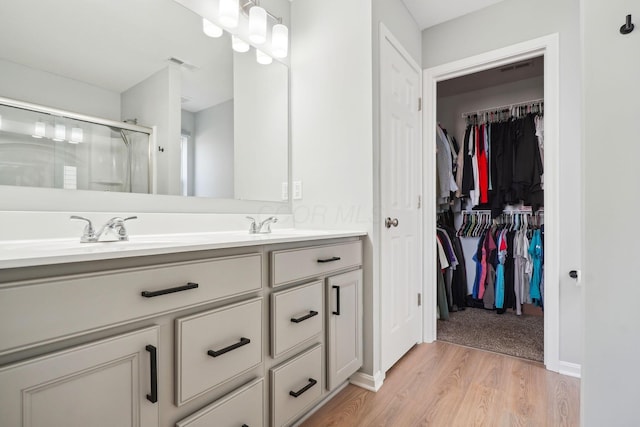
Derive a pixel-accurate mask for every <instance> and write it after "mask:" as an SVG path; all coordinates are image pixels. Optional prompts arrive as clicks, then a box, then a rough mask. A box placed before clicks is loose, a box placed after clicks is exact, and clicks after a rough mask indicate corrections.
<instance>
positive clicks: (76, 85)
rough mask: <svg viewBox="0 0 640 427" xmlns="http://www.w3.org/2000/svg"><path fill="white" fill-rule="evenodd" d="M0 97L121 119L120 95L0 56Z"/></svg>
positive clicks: (111, 118)
mask: <svg viewBox="0 0 640 427" xmlns="http://www.w3.org/2000/svg"><path fill="white" fill-rule="evenodd" d="M0 76H2V78H0V96H2V97H5V98H13V99H17V100H19V101H25V102H31V103H33V104H39V105H43V106H45V107H52V108H57V109H60V110H67V111H72V112H75V113H81V114H86V115H90V116H96V117H100V118H104V119H110V120H120V94H119V93H117V92H112V91H109V90H105V89H102V88H99V87H97V86H92V85H89V84H87V83H83V82H80V81H78V80H73V79H69V78H66V77H61V76H58V75H56V74H51V73H47V72H46V71H40V70H37V69H35V68H30V67H26V66H24V65H20V64H16V63H15V62H9V61H5V60H3V59H0Z"/></svg>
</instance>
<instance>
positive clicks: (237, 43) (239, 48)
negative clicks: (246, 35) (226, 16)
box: [231, 35, 250, 53]
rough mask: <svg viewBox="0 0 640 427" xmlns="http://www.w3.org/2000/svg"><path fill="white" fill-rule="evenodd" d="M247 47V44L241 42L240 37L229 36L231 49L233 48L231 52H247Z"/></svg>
mask: <svg viewBox="0 0 640 427" xmlns="http://www.w3.org/2000/svg"><path fill="white" fill-rule="evenodd" d="M249 47H250V46H249V43H247V42H246V41H244V40H242V39H241V38H240V37H238V36H236V35H232V36H231V48H233V50H235V51H236V52H240V53H243V52H247V51H248V50H249Z"/></svg>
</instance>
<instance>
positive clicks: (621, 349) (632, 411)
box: [563, 0, 640, 427]
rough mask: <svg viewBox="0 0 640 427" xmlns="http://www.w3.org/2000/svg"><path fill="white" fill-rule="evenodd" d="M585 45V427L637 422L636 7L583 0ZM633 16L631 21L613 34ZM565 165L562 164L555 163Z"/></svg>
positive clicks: (639, 89) (626, 1)
mask: <svg viewBox="0 0 640 427" xmlns="http://www.w3.org/2000/svg"><path fill="white" fill-rule="evenodd" d="M581 4H582V7H583V10H582V12H583V15H582V16H583V34H584V41H583V49H584V63H583V64H584V72H583V76H584V93H585V97H584V136H585V140H584V163H583V165H584V167H583V180H584V181H583V191H584V204H583V209H584V212H585V220H584V228H583V230H584V235H585V238H584V273H585V275H584V291H585V316H584V318H583V320H584V330H585V347H584V348H585V351H584V363H583V377H582V404H581V409H582V416H581V420H582V422H583V425H584V426H586V427H598V426H636V425H638V396H639V395H640V393H639V392H638V384H640V371H639V370H638V361H640V331H639V329H640V310H639V309H638V307H637V302H638V301H640V282H639V281H638V275H637V271H636V266H637V265H638V253H637V245H636V241H637V236H636V235H635V227H633V226H632V224H633V223H634V222H635V220H634V218H635V217H636V215H637V212H639V211H640V197H638V189H637V184H638V182H639V179H638V159H639V158H640V143H639V141H638V99H640V85H639V84H638V76H640V55H638V52H640V28H639V27H638V24H640V22H638V21H639V20H640V4H639V3H638V1H637V0H610V1H606V2H603V1H601V0H582V2H581ZM627 14H632V15H633V18H634V21H635V24H636V28H635V30H634V31H633V32H632V33H631V34H629V35H626V36H623V35H621V34H620V33H619V32H618V29H619V28H620V26H621V25H622V24H623V23H624V20H625V16H626V15H627ZM563 167H564V165H563Z"/></svg>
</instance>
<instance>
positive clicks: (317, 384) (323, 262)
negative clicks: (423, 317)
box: [269, 240, 363, 427]
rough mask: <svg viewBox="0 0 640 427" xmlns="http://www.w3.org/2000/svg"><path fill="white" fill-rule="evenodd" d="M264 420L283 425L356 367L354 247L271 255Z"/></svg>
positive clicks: (359, 305) (358, 276)
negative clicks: (268, 387) (267, 398)
mask: <svg viewBox="0 0 640 427" xmlns="http://www.w3.org/2000/svg"><path fill="white" fill-rule="evenodd" d="M270 259H271V287H272V288H273V291H272V293H271V340H272V341H271V355H272V357H273V361H272V365H273V366H272V368H271V369H270V371H269V378H270V381H271V421H272V426H274V427H276V426H277V427H281V426H289V425H292V423H295V422H296V421H297V420H299V419H300V418H301V417H303V416H304V414H305V413H306V412H307V411H308V410H309V409H310V408H312V407H313V406H314V405H316V404H318V402H319V401H320V400H321V399H322V398H323V397H326V395H327V394H328V393H330V392H332V391H334V390H335V389H336V388H337V387H339V386H340V385H341V384H343V383H344V382H345V381H347V380H348V379H349V377H350V376H351V375H353V374H354V373H355V372H356V371H358V369H360V367H361V366H362V362H363V355H362V351H363V341H362V340H363V338H362V327H363V299H362V298H363V297H362V293H363V282H362V269H361V267H362V242H361V241H360V240H355V241H348V242H337V243H333V244H329V245H316V246H311V247H299V248H292V249H284V250H276V251H272V252H271V256H270Z"/></svg>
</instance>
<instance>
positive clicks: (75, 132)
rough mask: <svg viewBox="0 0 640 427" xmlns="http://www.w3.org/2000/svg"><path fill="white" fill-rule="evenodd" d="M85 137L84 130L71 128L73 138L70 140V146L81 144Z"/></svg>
mask: <svg viewBox="0 0 640 427" xmlns="http://www.w3.org/2000/svg"><path fill="white" fill-rule="evenodd" d="M83 140H84V135H83V131H82V128H71V138H69V143H70V144H79V143H81V142H83Z"/></svg>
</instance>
